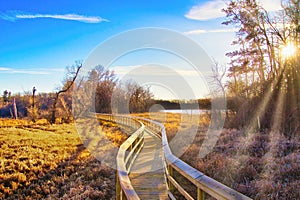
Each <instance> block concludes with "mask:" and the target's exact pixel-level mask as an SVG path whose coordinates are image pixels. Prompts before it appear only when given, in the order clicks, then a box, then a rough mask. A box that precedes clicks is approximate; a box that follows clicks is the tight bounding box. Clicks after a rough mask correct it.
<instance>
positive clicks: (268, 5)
mask: <svg viewBox="0 0 300 200" xmlns="http://www.w3.org/2000/svg"><path fill="white" fill-rule="evenodd" d="M260 5H261V6H262V7H263V8H264V9H266V10H267V11H268V12H273V11H278V10H281V9H282V7H281V0H261V1H260Z"/></svg>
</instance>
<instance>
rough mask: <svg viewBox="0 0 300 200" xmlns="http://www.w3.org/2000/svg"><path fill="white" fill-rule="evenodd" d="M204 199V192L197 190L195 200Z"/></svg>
mask: <svg viewBox="0 0 300 200" xmlns="http://www.w3.org/2000/svg"><path fill="white" fill-rule="evenodd" d="M204 199H205V192H204V191H203V190H201V189H200V188H197V200H204Z"/></svg>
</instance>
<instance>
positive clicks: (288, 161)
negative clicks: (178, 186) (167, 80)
mask: <svg viewBox="0 0 300 200" xmlns="http://www.w3.org/2000/svg"><path fill="white" fill-rule="evenodd" d="M139 116H144V117H150V118H152V119H154V120H157V121H160V122H163V123H164V125H165V127H166V132H167V135H168V139H169V143H170V142H171V141H172V138H173V137H174V136H175V135H176V134H177V133H179V131H178V130H182V129H183V130H185V131H189V130H190V129H192V128H194V126H195V124H198V131H197V135H196V136H195V138H194V141H193V143H192V144H191V145H190V146H189V148H188V149H187V150H186V151H185V153H184V154H183V155H182V156H181V157H180V158H181V159H182V160H184V161H185V162H187V163H188V164H190V165H191V166H193V167H195V168H197V169H198V170H200V171H201V172H203V173H204V174H206V175H208V176H210V177H212V178H214V179H215V180H217V181H219V182H221V183H223V184H225V185H227V186H229V187H231V188H233V189H235V190H237V191H239V192H241V193H243V194H245V195H247V196H249V197H251V198H253V199H274V200H275V199H300V192H299V191H300V142H299V140H300V139H299V137H292V138H287V137H286V136H284V135H283V134H279V133H275V132H272V131H269V130H267V131H265V132H247V131H242V130H237V129H224V130H223V132H222V134H221V136H220V137H219V139H218V142H217V144H216V145H215V147H214V148H213V151H212V152H211V153H209V154H208V155H207V156H205V157H204V158H200V156H199V150H200V147H201V145H202V142H203V140H204V136H205V134H206V131H207V129H208V126H209V123H210V118H209V115H207V114H204V115H203V116H202V117H201V118H200V120H199V121H198V122H197V119H196V118H189V116H181V115H180V114H170V113H168V114H165V115H163V114H161V113H159V114H157V115H153V114H152V115H151V116H150V115H149V114H148V113H146V114H141V115H139ZM186 188H187V189H190V190H191V188H192V187H191V184H190V183H189V184H187V187H186ZM191 192H192V191H191ZM192 193H193V192H192ZM194 196H195V194H194Z"/></svg>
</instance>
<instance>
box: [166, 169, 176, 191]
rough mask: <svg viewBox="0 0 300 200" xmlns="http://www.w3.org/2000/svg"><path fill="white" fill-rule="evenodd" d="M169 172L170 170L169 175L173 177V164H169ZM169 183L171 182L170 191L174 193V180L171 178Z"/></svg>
mask: <svg viewBox="0 0 300 200" xmlns="http://www.w3.org/2000/svg"><path fill="white" fill-rule="evenodd" d="M168 172H169V176H170V177H173V168H172V166H171V165H168ZM168 184H169V190H170V192H171V193H174V191H175V187H174V185H173V184H172V182H171V181H170V180H168Z"/></svg>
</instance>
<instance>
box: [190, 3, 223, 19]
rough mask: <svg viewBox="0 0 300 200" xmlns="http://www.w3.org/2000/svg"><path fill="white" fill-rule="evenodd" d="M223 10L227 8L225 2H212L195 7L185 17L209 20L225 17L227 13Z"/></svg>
mask: <svg viewBox="0 0 300 200" xmlns="http://www.w3.org/2000/svg"><path fill="white" fill-rule="evenodd" d="M223 8H226V3H225V1H224V0H211V1H207V2H205V3H204V4H199V5H195V6H193V7H192V8H191V9H190V10H189V12H188V13H187V14H185V17H186V18H188V19H195V20H209V19H215V18H219V17H224V16H225V13H223V12H222V9H223Z"/></svg>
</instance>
